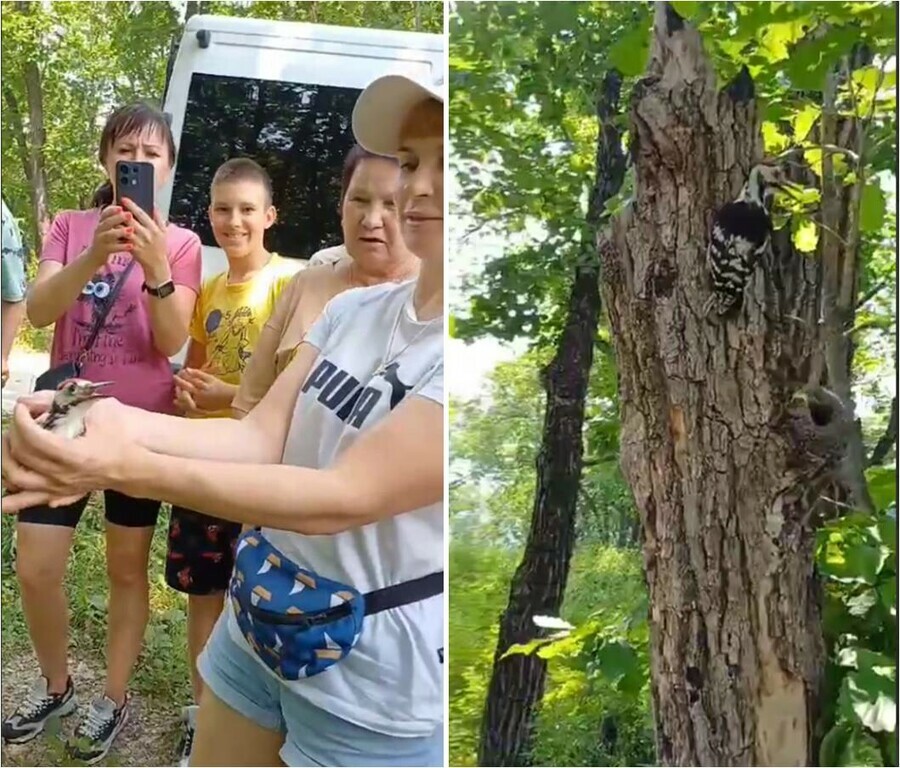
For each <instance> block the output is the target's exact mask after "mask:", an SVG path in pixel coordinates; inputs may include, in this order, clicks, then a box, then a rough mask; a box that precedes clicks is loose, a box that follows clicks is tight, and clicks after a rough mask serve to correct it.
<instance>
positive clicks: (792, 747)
mask: <svg viewBox="0 0 900 768" xmlns="http://www.w3.org/2000/svg"><path fill="white" fill-rule="evenodd" d="M632 98H633V101H632V105H631V108H630V127H631V135H632V137H633V142H632V147H633V151H634V168H635V195H634V199H633V201H632V203H631V204H630V206H629V207H628V208H627V209H626V210H625V211H624V212H623V214H622V215H621V216H620V217H618V218H617V220H616V221H615V222H614V224H613V226H612V228H611V231H610V232H608V233H607V234H606V235H605V236H604V237H603V238H601V240H600V242H599V249H600V253H601V261H602V277H601V290H602V296H603V301H604V305H605V306H606V308H607V311H608V313H609V319H610V325H611V327H612V331H613V336H614V339H615V345H616V355H617V363H618V376H619V402H620V407H621V422H622V427H621V435H622V437H621V453H622V459H621V461H622V469H623V472H624V474H625V476H626V478H627V480H628V483H629V485H630V486H631V489H632V491H633V493H634V497H635V503H636V505H637V508H638V510H639V513H640V517H641V527H642V548H643V555H644V564H645V571H646V577H647V584H648V589H649V595H650V612H649V613H650V615H649V621H650V633H651V637H650V652H651V691H652V700H653V707H654V717H655V721H656V732H657V749H658V757H659V761H660V762H661V764H663V765H691V766H706V765H781V766H798V765H815V762H814V759H815V758H814V755H815V753H816V749H817V734H816V733H815V723H816V719H817V712H816V702H817V696H818V693H819V690H820V686H821V674H822V672H821V670H822V669H823V667H824V653H825V651H824V644H823V639H822V632H821V621H820V613H819V588H818V583H817V580H816V577H815V573H814V567H813V543H814V532H813V526H812V524H811V523H812V520H813V519H814V509H813V507H814V505H815V503H816V500H817V499H818V497H819V494H820V489H821V485H822V484H823V483H825V482H828V481H829V480H830V476H831V474H832V473H833V471H834V467H835V465H836V464H837V462H838V461H839V459H840V457H841V456H842V455H843V452H844V451H845V450H846V442H847V434H848V432H849V430H850V425H849V423H848V418H847V412H846V410H845V409H844V408H843V407H842V405H841V403H840V401H837V400H834V399H833V398H832V397H831V395H830V393H829V392H828V391H827V390H822V389H821V388H818V387H812V386H809V387H806V386H805V383H806V382H807V381H808V378H809V376H810V367H811V364H812V353H813V351H814V350H815V348H816V344H817V339H816V335H815V327H816V322H815V321H816V317H817V303H816V298H817V295H818V292H819V281H820V278H819V269H818V265H817V264H816V263H815V260H813V259H809V258H806V257H803V256H802V255H800V254H796V253H794V251H793V249H792V247H791V245H790V233H789V232H785V231H781V232H780V233H778V235H777V237H776V238H775V240H776V242H775V245H774V250H775V254H776V256H775V258H774V259H772V262H771V264H770V265H768V266H766V267H764V268H761V269H757V270H756V273H755V275H754V277H753V280H752V282H751V284H750V286H749V288H748V291H747V295H746V298H745V301H744V308H743V309H742V311H741V313H740V315H739V316H738V317H737V318H736V319H734V320H729V321H719V322H711V321H709V320H707V319H706V317H705V316H704V311H703V308H704V303H705V301H706V299H707V297H708V296H709V293H710V290H711V288H710V283H709V276H708V272H707V267H706V261H705V252H706V246H707V242H708V232H709V225H710V218H711V214H712V212H713V211H714V210H715V209H716V208H717V207H719V206H720V205H722V204H723V203H725V202H727V201H728V200H731V199H734V198H735V197H736V196H737V194H738V192H739V190H740V187H741V185H742V184H743V182H744V181H745V180H746V178H747V176H748V174H749V171H750V169H751V168H752V166H753V165H754V164H755V163H757V162H759V161H760V160H761V159H762V152H763V146H762V139H761V134H760V121H761V118H760V115H759V113H758V111H757V106H756V103H755V100H754V97H753V83H752V80H751V79H750V76H749V74H747V72H746V70H745V71H744V72H743V73H742V74H741V76H739V77H738V78H737V79H736V80H735V82H734V83H732V84H731V86H729V87H728V88H727V89H725V90H724V91H723V92H717V90H716V78H715V73H714V71H713V68H712V66H711V64H710V62H709V60H708V59H707V57H706V55H705V53H704V52H703V49H702V45H701V41H700V37H699V35H698V34H697V32H696V30H694V29H692V28H691V27H689V26H688V25H687V24H686V23H685V22H684V20H683V19H681V18H680V17H679V16H678V15H677V14H676V13H675V12H674V11H673V10H672V9H671V7H670V6H669V5H668V4H666V3H658V4H657V6H656V14H655V20H654V34H653V42H652V47H651V57H650V63H649V65H648V72H647V76H646V77H644V78H643V79H642V80H641V81H639V82H638V83H637V85H636V86H635V88H634V91H633V97H632Z"/></svg>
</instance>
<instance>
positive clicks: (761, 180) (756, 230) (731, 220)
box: [706, 164, 789, 316]
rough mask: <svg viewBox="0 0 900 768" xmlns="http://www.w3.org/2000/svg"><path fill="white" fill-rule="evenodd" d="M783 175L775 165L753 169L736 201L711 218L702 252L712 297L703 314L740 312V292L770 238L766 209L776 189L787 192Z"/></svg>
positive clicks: (781, 170)
mask: <svg viewBox="0 0 900 768" xmlns="http://www.w3.org/2000/svg"><path fill="white" fill-rule="evenodd" d="M788 188H789V182H788V181H787V178H786V177H785V175H784V171H783V169H782V168H781V167H780V166H777V165H765V164H761V165H756V166H754V167H753V169H752V170H751V171H750V176H749V178H748V179H747V183H746V184H744V187H743V189H741V194H740V195H739V196H738V198H737V199H736V200H734V201H733V202H730V203H726V204H725V205H723V206H722V207H721V208H719V210H717V211H716V212H715V215H714V216H713V224H712V232H711V234H710V238H709V246H708V247H707V250H706V263H707V265H708V267H709V271H710V275H711V277H712V286H713V293H712V295H711V296H710V298H709V301H708V302H707V304H706V314H707V315H709V313H710V312H714V313H715V314H716V315H720V316H721V315H725V314H728V313H730V312H731V311H732V310H737V309H739V308H740V306H741V303H742V302H743V298H744V290H745V288H746V287H747V283H748V282H749V281H750V276H751V275H752V274H753V270H754V269H756V265H757V264H758V263H759V259H760V257H762V256H763V254H764V253H765V252H766V251H767V250H768V248H769V241H770V238H771V235H772V217H771V216H770V214H769V205H770V204H771V201H772V198H773V197H774V195H775V191H776V190H778V189H788Z"/></svg>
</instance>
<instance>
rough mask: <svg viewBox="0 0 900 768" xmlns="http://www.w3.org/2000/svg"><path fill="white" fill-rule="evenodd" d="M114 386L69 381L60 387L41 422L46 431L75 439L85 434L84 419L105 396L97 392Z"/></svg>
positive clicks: (102, 382) (98, 382)
mask: <svg viewBox="0 0 900 768" xmlns="http://www.w3.org/2000/svg"><path fill="white" fill-rule="evenodd" d="M110 384H112V382H111V381H97V382H93V381H86V380H84V379H68V380H67V381H64V382H63V383H62V384H60V385H59V389H57V391H56V395H55V396H54V397H53V404H52V405H51V406H50V410H49V411H48V412H47V415H46V416H45V417H44V418H43V420H42V421H41V426H42V427H43V428H44V429H47V430H50V431H51V432H55V433H56V434H58V435H62V436H63V437H67V438H69V439H73V438H76V437H81V435H83V434H84V417H85V415H86V414H87V412H88V410H89V409H90V408H91V407H92V406H93V405H94V403H96V402H97V400H99V399H101V398H102V397H103V395H101V394H98V392H97V390H99V389H100V388H101V387H106V386H109V385H110Z"/></svg>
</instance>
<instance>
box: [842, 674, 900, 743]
mask: <svg viewBox="0 0 900 768" xmlns="http://www.w3.org/2000/svg"><path fill="white" fill-rule="evenodd" d="M894 695H895V686H894V682H893V680H891V679H890V678H888V677H884V676H882V675H878V674H875V672H873V671H871V670H860V671H859V672H851V673H849V674H848V675H847V676H846V677H845V678H844V682H843V683H842V685H841V693H840V697H839V706H840V708H841V712H842V713H843V715H844V716H845V717H846V718H847V719H850V720H852V719H855V720H857V721H859V722H860V723H861V724H862V725H863V726H865V727H866V728H868V729H869V730H871V731H875V732H880V731H887V732H889V733H893V732H894V729H895V727H896V722H897V701H896V699H895V698H894Z"/></svg>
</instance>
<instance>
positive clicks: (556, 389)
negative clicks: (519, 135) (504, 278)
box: [478, 73, 625, 766]
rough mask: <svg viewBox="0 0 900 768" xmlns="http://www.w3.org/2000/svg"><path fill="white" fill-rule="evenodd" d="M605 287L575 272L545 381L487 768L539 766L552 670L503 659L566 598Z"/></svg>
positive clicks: (610, 184)
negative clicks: (535, 746)
mask: <svg viewBox="0 0 900 768" xmlns="http://www.w3.org/2000/svg"><path fill="white" fill-rule="evenodd" d="M620 89H621V78H619V76H618V75H617V74H615V73H611V74H610V75H608V76H607V78H606V80H605V82H604V85H603V89H602V93H601V94H600V96H599V97H598V102H597V103H598V106H597V118H598V122H599V123H600V138H599V140H598V149H597V180H596V184H595V188H594V190H593V193H592V196H591V205H590V213H589V219H591V221H589V225H590V226H589V227H588V228H587V229H589V230H591V231H593V229H594V226H595V225H596V223H597V221H598V220H599V212H600V211H601V210H602V208H603V204H604V203H605V202H606V200H608V199H609V198H610V197H612V196H613V195H614V194H615V193H616V192H617V191H618V190H619V188H620V187H621V185H622V180H623V177H624V173H625V158H624V156H623V154H622V150H621V136H620V134H619V131H618V129H616V128H615V127H614V126H613V125H612V123H611V122H610V123H609V124H606V125H604V120H605V118H607V117H608V116H611V115H614V114H616V112H617V111H618V99H619V91H620ZM586 242H589V237H588V238H586ZM598 278H599V259H598V256H597V254H596V253H595V252H593V249H591V252H589V253H588V254H587V255H586V257H585V258H584V260H583V263H581V264H580V265H579V266H578V267H577V269H576V271H575V278H574V280H573V283H572V290H571V293H570V296H569V309H568V314H567V317H566V325H565V329H564V330H563V333H562V335H561V337H560V339H559V342H558V345H557V349H556V353H555V355H554V357H553V360H552V361H551V362H550V364H549V365H548V366H547V368H546V369H545V371H544V372H543V382H544V387H545V389H546V392H547V406H546V412H545V417H544V429H543V435H542V438H541V448H540V451H539V453H538V456H537V486H536V488H535V497H534V509H533V512H532V518H531V530H530V531H529V533H528V540H527V542H526V545H525V553H524V555H523V558H522V562H521V563H520V564H519V567H518V568H517V570H516V573H515V575H514V577H513V580H512V585H511V587H510V593H509V603H508V606H507V608H506V611H505V612H504V613H503V615H502V617H501V619H500V634H499V639H498V641H497V650H496V652H495V654H494V668H493V673H492V675H491V681H490V685H489V687H488V694H487V700H486V702H485V710H484V715H483V718H482V727H481V741H480V744H479V750H478V752H479V754H478V761H479V764H480V765H485V766H507V765H519V766H521V765H529V764H530V763H531V760H532V757H531V751H532V740H533V731H534V718H535V711H536V708H537V706H538V705H539V704H540V700H541V698H542V697H543V693H544V682H545V678H546V674H547V663H546V662H545V661H544V660H543V659H541V658H539V657H538V656H536V655H534V654H530V655H523V654H516V655H511V656H508V657H506V658H501V657H502V656H503V654H504V653H505V652H506V651H507V649H508V648H509V647H510V646H512V645H514V644H516V643H527V642H529V641H531V640H533V639H535V638H536V637H538V636H539V634H538V633H539V629H538V627H537V626H536V625H535V624H534V621H533V618H534V616H536V615H547V616H558V615H559V610H560V607H561V605H562V601H563V596H564V595H565V590H566V581H567V579H568V575H569V563H570V560H571V558H572V549H573V545H574V542H575V520H576V517H575V510H576V506H577V502H578V489H579V485H580V482H581V470H582V456H583V434H582V432H583V428H584V409H585V399H586V397H587V391H588V380H589V377H590V371H591V364H592V361H593V355H594V341H595V339H596V336H597V329H598V326H599V320H600V291H599V287H598Z"/></svg>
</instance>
